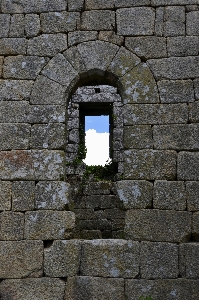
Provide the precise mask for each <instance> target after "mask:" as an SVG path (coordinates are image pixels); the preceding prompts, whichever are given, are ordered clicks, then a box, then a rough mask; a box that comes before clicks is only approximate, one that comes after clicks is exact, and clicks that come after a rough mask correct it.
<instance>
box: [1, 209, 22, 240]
mask: <svg viewBox="0 0 199 300" xmlns="http://www.w3.org/2000/svg"><path fill="white" fill-rule="evenodd" d="M23 236H24V214H23V213H15V212H10V211H9V212H8V211H4V212H2V213H0V240H1V241H9V240H12V241H13V240H14V241H17V240H22V239H23Z"/></svg>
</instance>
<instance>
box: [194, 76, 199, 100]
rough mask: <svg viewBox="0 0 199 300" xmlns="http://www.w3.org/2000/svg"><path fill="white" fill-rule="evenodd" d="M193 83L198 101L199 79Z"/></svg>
mask: <svg viewBox="0 0 199 300" xmlns="http://www.w3.org/2000/svg"><path fill="white" fill-rule="evenodd" d="M193 83H194V92H195V98H196V100H199V78H197V79H195V80H194V81H193Z"/></svg>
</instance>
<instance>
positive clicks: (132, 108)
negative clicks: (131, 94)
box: [124, 103, 188, 125]
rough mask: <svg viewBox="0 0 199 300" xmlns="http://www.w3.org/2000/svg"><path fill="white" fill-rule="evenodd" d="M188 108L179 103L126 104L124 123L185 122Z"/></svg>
mask: <svg viewBox="0 0 199 300" xmlns="http://www.w3.org/2000/svg"><path fill="white" fill-rule="evenodd" d="M187 120H188V109H187V105H186V104H185V103H179V104H133V105H131V104H126V105H125V106H124V124H125V125H135V124H137V125H145V124H146V125H153V124H172V123H174V124H183V123H185V124H186V123H187Z"/></svg>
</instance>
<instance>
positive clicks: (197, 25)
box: [186, 11, 199, 35]
mask: <svg viewBox="0 0 199 300" xmlns="http://www.w3.org/2000/svg"><path fill="white" fill-rule="evenodd" d="M198 19H199V12H198V11H191V12H189V13H188V14H187V22H186V25H187V26H186V29H187V35H199V20H198Z"/></svg>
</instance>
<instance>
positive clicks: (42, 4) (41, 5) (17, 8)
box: [1, 0, 66, 14]
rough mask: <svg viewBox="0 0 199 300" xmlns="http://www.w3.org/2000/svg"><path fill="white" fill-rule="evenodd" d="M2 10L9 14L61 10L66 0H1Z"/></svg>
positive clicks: (63, 8) (64, 7) (64, 6)
mask: <svg viewBox="0 0 199 300" xmlns="http://www.w3.org/2000/svg"><path fill="white" fill-rule="evenodd" d="M1 9H2V12H5V13H9V14H16V13H17V14H18V13H31V12H35V13H41V12H48V11H62V10H65V9H66V0H56V1H54V0H45V1H43V0H21V1H18V2H16V1H15V0H10V1H7V0H2V1H1Z"/></svg>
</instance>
